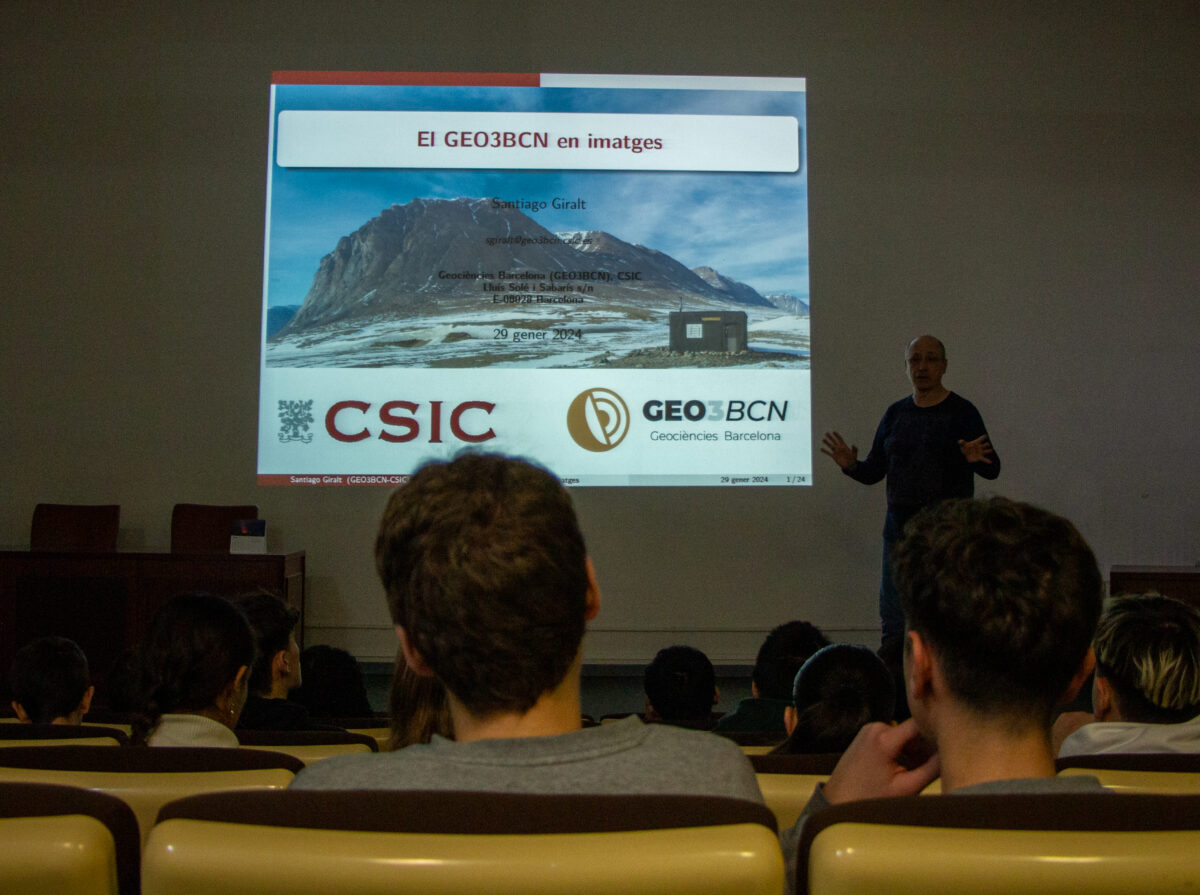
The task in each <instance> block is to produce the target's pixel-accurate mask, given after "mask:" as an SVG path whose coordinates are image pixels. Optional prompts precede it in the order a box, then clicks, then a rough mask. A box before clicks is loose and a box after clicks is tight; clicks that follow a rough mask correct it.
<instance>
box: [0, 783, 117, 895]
mask: <svg viewBox="0 0 1200 895" xmlns="http://www.w3.org/2000/svg"><path fill="white" fill-rule="evenodd" d="M138 846H139V841H138V832H137V822H136V821H135V820H134V818H133V814H132V812H131V811H130V810H129V807H128V806H127V805H125V804H124V803H123V802H121V801H120V800H118V799H115V798H113V797H111V796H107V795H104V794H103V793H96V792H89V791H87V790H83V789H75V788H72V787H66V786H45V785H37V784H20V783H0V892H4V893H5V895H46V893H58V892H63V893H71V895H138V892H139V886H140V883H139V869H138Z"/></svg>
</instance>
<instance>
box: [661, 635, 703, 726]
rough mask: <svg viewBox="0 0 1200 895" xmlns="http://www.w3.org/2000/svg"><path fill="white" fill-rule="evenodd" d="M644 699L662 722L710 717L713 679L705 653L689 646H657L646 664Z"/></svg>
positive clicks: (697, 719)
mask: <svg viewBox="0 0 1200 895" xmlns="http://www.w3.org/2000/svg"><path fill="white" fill-rule="evenodd" d="M643 684H644V687H645V690H646V698H647V699H648V700H649V701H650V705H651V706H653V707H654V711H656V712H658V716H659V717H660V718H662V719H663V720H664V721H707V720H709V719H710V718H711V717H712V710H713V696H714V695H715V693H716V689H717V678H716V674H715V672H714V671H713V665H712V662H711V661H709V658H708V656H706V655H704V653H702V652H701V651H700V650H698V649H696V648H695V647H692V646H668V647H666V648H665V649H660V650H659V651H658V654H657V655H656V656H655V657H654V660H653V661H652V662H651V663H650V664H649V665H647V666H646V672H645V675H644V680H643Z"/></svg>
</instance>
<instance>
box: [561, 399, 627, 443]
mask: <svg viewBox="0 0 1200 895" xmlns="http://www.w3.org/2000/svg"><path fill="white" fill-rule="evenodd" d="M567 431H569V432H570V433H571V437H572V438H574V439H575V443H576V444H577V445H579V446H580V447H581V448H584V449H585V450H589V451H611V450H612V449H613V448H615V447H616V446H617V445H618V444H620V443H621V441H622V439H624V438H625V434H626V433H627V432H628V431H629V408H628V407H626V406H625V402H624V401H623V400H622V399H621V396H620V395H618V394H617V393H616V392H612V391H609V390H608V389H606V388H590V389H588V390H587V391H586V392H580V393H579V394H578V395H576V396H575V400H574V401H572V402H571V406H570V407H568V408H567Z"/></svg>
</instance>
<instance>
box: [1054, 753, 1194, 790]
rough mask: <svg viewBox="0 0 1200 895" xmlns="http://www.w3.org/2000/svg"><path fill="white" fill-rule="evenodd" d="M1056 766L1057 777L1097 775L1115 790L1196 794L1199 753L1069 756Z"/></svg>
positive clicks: (1102, 781) (1060, 760)
mask: <svg viewBox="0 0 1200 895" xmlns="http://www.w3.org/2000/svg"><path fill="white" fill-rule="evenodd" d="M1058 768H1059V771H1058V775H1059V776H1060V777H1076V776H1092V777H1097V778H1099V780H1100V782H1101V783H1103V784H1104V785H1105V786H1107V787H1108V788H1109V789H1111V790H1114V791H1115V792H1123V793H1139V792H1140V793H1162V794H1165V795H1171V794H1177V795H1182V794H1188V793H1191V794H1193V795H1200V755H1185V754H1176V753H1148V754H1145V755H1138V754H1129V755H1118V754H1113V755H1073V756H1071V757H1070V758H1064V759H1059V761H1058Z"/></svg>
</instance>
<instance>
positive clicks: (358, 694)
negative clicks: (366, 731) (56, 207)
mask: <svg viewBox="0 0 1200 895" xmlns="http://www.w3.org/2000/svg"><path fill="white" fill-rule="evenodd" d="M300 669H301V682H300V686H299V687H297V688H296V689H295V690H293V691H292V694H291V698H292V700H293V701H294V702H298V703H300V704H301V705H302V706H304V707H305V708H306V709H308V714H309V716H310V717H313V718H365V717H367V716H369V715H373V714H375V711H374V709H372V708H371V701H370V700H369V699H368V698H367V685H366V683H365V682H364V680H363V673H362V668H361V667H359V664H358V660H357V659H355V658H354V656H352V655H350V653H348V652H346V651H345V650H344V649H339V648H338V647H336V646H328V645H326V644H318V645H317V646H310V647H308V649H306V650H305V651H304V652H302V653H301V654H300Z"/></svg>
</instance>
